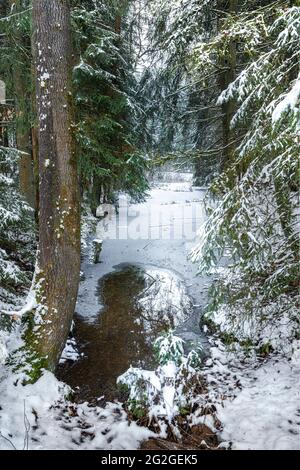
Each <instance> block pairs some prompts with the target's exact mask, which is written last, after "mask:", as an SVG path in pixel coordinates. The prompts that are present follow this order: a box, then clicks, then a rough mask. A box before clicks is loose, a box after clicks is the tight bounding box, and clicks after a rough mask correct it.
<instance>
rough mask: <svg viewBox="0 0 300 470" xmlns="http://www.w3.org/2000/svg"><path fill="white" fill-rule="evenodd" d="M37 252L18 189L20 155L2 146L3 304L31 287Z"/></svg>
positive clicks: (0, 239)
mask: <svg viewBox="0 0 300 470" xmlns="http://www.w3.org/2000/svg"><path fill="white" fill-rule="evenodd" d="M34 251H35V250H34V232H33V211H32V209H31V208H30V207H29V206H28V205H27V203H26V202H25V201H24V200H23V199H22V198H21V196H20V194H19V190H18V152H17V151H15V150H14V149H10V148H3V147H0V301H2V300H3V301H6V300H7V297H8V296H9V293H12V292H15V290H16V289H18V290H20V288H22V287H24V286H28V285H29V282H30V277H31V273H30V268H31V267H32V262H33V256H34ZM2 297H3V298H2Z"/></svg>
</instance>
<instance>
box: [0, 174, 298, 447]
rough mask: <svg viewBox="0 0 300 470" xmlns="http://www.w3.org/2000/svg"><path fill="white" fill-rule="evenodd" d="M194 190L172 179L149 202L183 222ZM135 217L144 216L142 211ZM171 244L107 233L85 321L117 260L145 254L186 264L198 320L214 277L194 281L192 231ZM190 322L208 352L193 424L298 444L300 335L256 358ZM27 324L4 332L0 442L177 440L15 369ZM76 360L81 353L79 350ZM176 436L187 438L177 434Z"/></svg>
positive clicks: (85, 290)
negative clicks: (13, 358) (28, 380)
mask: <svg viewBox="0 0 300 470" xmlns="http://www.w3.org/2000/svg"><path fill="white" fill-rule="evenodd" d="M164 191H165V192H164ZM194 191H195V192H194V193H193V192H191V188H190V182H189V181H187V182H184V183H180V184H178V183H174V182H173V183H171V184H170V183H169V184H167V183H163V184H160V185H159V187H157V186H156V187H155V188H154V189H153V192H152V195H151V196H152V199H150V202H151V203H152V204H154V206H155V211H157V210H158V209H159V206H160V208H161V209H162V211H163V213H164V214H165V215H167V214H166V213H167V212H169V213H170V212H172V211H173V212H172V217H171V218H170V217H169V220H173V221H174V216H175V219H176V214H177V216H178V214H179V213H180V210H181V209H182V207H183V206H184V207H188V206H190V205H200V206H201V199H202V196H201V191H200V192H199V191H198V190H197V189H195V190H194ZM193 194H194V196H195V197H194V200H193V197H192V196H193ZM164 195H165V196H164ZM147 204H150V203H149V201H148V203H147ZM147 204H146V205H141V206H135V207H134V209H135V211H138V212H139V215H140V217H141V220H140V222H141V223H142V224H145V217H146V214H147V211H146V209H147V208H149V206H147ZM200 212H201V210H200ZM174 214H175V215H174ZM193 214H194V215H193V216H195V215H196V219H195V220H194V222H195V224H196V226H197V228H198V229H199V227H200V226H201V224H202V223H203V220H204V219H203V217H204V216H203V214H204V212H203V211H202V212H201V214H202V215H201V216H199V212H198V216H199V217H198V218H197V213H196V212H194V213H193ZM169 215H170V214H169ZM132 220H133V221H134V220H135V222H136V217H133V219H132ZM178 220H179V219H178ZM110 223H111V224H113V221H112V220H111V221H110ZM180 223H181V222H180ZM180 223H179V222H178V226H179V225H180ZM136 226H137V225H135V227H136ZM107 228H108V227H107V226H105V230H107ZM110 228H111V227H110ZM103 230H104V228H103V224H102V225H101V224H100V227H99V226H98V229H97V237H98V238H99V237H103V235H104V231H103ZM165 230H168V227H166V226H165ZM84 233H85V239H84V240H83V243H84V244H86V247H87V251H88V250H89V246H90V243H89V240H90V236H91V235H90V234H88V231H87V230H85V231H84ZM163 243H164V242H162V241H161V240H152V241H150V245H149V242H147V241H145V240H107V241H105V240H104V244H103V253H102V255H101V256H102V261H103V263H102V264H99V265H93V264H92V263H91V262H90V261H88V260H85V261H84V262H83V268H82V269H83V271H84V274H85V280H83V282H82V283H81V289H80V294H79V299H78V304H77V312H79V314H80V315H81V316H82V318H83V319H85V320H86V321H90V322H93V318H95V316H97V314H99V299H98V303H97V297H96V295H95V290H96V287H97V282H96V281H98V279H99V277H101V276H104V275H105V274H107V273H108V272H110V271H112V270H113V266H114V265H115V264H119V263H125V262H127V263H128V262H129V263H133V262H134V261H135V262H136V263H138V262H140V261H142V260H143V262H144V263H147V264H148V265H155V264H158V265H159V266H160V268H165V269H172V271H177V273H179V274H180V276H181V277H182V279H183V280H184V281H185V283H186V285H187V288H188V292H189V295H191V298H192V299H193V301H194V305H195V310H194V315H195V314H196V316H197V315H198V317H199V309H200V310H201V309H202V308H203V307H204V304H205V302H206V300H207V298H206V296H207V287H208V285H209V283H211V281H212V279H213V276H210V277H206V278H201V277H199V278H194V276H195V274H196V272H195V269H196V268H195V267H194V266H193V265H192V264H190V262H187V260H186V256H187V255H188V253H189V251H190V250H191V248H192V246H193V243H194V239H193V236H192V235H191V233H190V237H187V239H186V240H184V241H182V240H172V241H170V240H167V241H166V244H168V245H169V246H168V250H167V249H166V247H164V245H163ZM144 247H146V248H145V249H143V248H144ZM195 312H196V313H195ZM187 325H188V328H185V327H182V325H181V327H180V325H179V329H178V334H179V336H181V337H182V338H183V339H189V338H190V337H191V336H192V337H193V339H194V340H195V337H196V338H198V341H204V343H205V344H206V346H205V348H206V350H207V352H208V356H207V357H206V359H205V360H204V362H203V364H202V365H201V366H200V368H199V369H198V370H197V375H198V376H199V377H200V380H201V382H202V383H203V391H202V393H201V394H199V395H194V396H193V398H192V400H193V407H192V412H191V413H189V414H188V415H187V416H186V417H185V420H186V423H188V425H189V427H190V429H193V427H195V426H199V425H201V424H205V425H206V426H208V427H209V428H210V429H212V430H213V432H215V433H216V435H217V437H218V439H219V446H220V447H221V448H227V449H228V448H230V449H299V447H300V341H299V340H298V341H297V340H295V341H294V342H293V344H292V345H291V347H290V349H289V354H286V353H285V354H282V355H280V354H276V355H275V354H274V355H272V354H270V355H266V356H265V357H262V356H261V357H257V355H254V354H253V353H251V352H249V351H248V352H247V351H245V349H244V348H241V347H240V346H238V345H237V344H231V345H230V346H228V345H225V344H224V343H223V342H222V340H221V339H220V337H219V336H218V334H216V333H215V334H212V333H210V330H209V328H208V327H207V326H206V325H204V324H201V326H200V327H199V331H198V332H197V331H196V326H195V322H192V329H193V331H191V323H189V322H187ZM20 331H21V329H20V326H18V324H17V323H16V325H15V327H14V329H13V331H12V332H10V333H9V332H3V331H2V332H1V337H0V340H1V341H0V345H1V349H0V363H1V366H0V377H1V379H0V406H1V408H0V430H1V435H0V449H14V448H16V449H75V450H76V449H137V448H139V446H140V444H141V443H142V442H143V441H146V440H148V439H149V438H155V437H158V436H160V437H162V438H168V439H170V435H169V434H168V433H167V428H166V427H165V428H164V427H161V429H160V433H159V435H158V434H155V433H154V432H153V429H154V428H153V426H152V427H151V429H148V428H147V427H145V426H141V425H140V424H138V423H136V422H134V421H133V420H132V414H129V415H127V413H126V411H125V409H124V407H123V406H122V404H121V403H117V402H113V403H110V402H106V403H105V404H103V400H102V401H101V403H100V400H99V406H95V403H88V402H85V403H78V402H76V403H75V402H74V401H73V400H72V393H71V390H70V387H69V386H68V385H66V384H65V383H63V382H61V381H59V380H58V379H57V378H56V377H55V376H54V375H53V374H52V373H50V372H46V371H45V372H44V374H43V376H42V377H41V378H40V379H39V380H38V381H37V382H36V383H35V384H33V385H26V386H23V385H22V376H20V375H18V373H12V371H11V367H10V365H8V364H5V359H6V358H7V356H8V353H9V352H11V351H13V350H15V349H16V348H17V347H18V346H20V345H22V340H21V338H20ZM207 344H209V350H208V346H207ZM78 347H79V352H80V345H78ZM71 352H72V351H71ZM120 353H121V352H120ZM67 357H68V355H67ZM75 358H76V359H77V360H78V361H80V360H81V359H80V355H79V356H78V355H77V357H76V356H75ZM124 372H125V371H124ZM99 398H100V397H99ZM143 424H144V422H143ZM178 430H179V431H180V426H179V427H177V431H178ZM177 439H178V440H179V442H180V439H181V438H180V435H178V434H177ZM179 446H180V444H179ZM194 447H195V448H203V447H204V448H205V447H206V444H205V443H203V442H201V441H199V440H198V442H197V441H196V440H195V442H194Z"/></svg>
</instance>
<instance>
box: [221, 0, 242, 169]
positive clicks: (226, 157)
mask: <svg viewBox="0 0 300 470" xmlns="http://www.w3.org/2000/svg"><path fill="white" fill-rule="evenodd" d="M219 7H220V10H224V11H227V12H228V13H230V14H236V13H237V9H238V0H228V1H225V4H224V0H220V5H219ZM236 60H237V58H236V43H235V42H233V41H231V42H230V44H229V48H228V53H227V54H226V56H225V57H224V58H223V60H222V64H221V66H222V67H223V69H224V72H223V73H222V74H221V77H220V88H221V90H222V91H223V90H226V89H227V87H228V86H229V85H230V83H231V82H233V81H234V79H235V77H236ZM234 110H235V104H234V102H233V101H232V100H230V101H228V102H226V103H224V104H223V105H222V114H223V118H222V127H223V147H224V150H223V161H222V169H223V170H225V169H226V168H227V167H228V165H229V162H230V159H231V154H232V152H233V150H234V145H233V144H232V140H233V136H232V131H231V128H230V122H231V119H232V117H233V114H234Z"/></svg>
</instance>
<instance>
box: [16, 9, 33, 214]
mask: <svg viewBox="0 0 300 470" xmlns="http://www.w3.org/2000/svg"><path fill="white" fill-rule="evenodd" d="M10 6H11V8H12V12H13V13H16V12H20V11H22V10H23V8H22V2H21V0H10ZM15 37H16V42H17V43H18V44H19V47H20V45H21V44H22V46H26V44H23V38H22V36H21V34H20V32H19V31H18V30H17V31H16V33H15ZM27 80H28V77H27V76H26V73H24V64H23V63H22V57H21V54H20V52H19V50H18V51H17V56H16V61H15V63H14V66H13V82H14V92H15V107H16V117H17V121H16V141H17V148H18V150H20V151H21V153H20V159H19V184H20V193H21V194H22V196H23V197H24V198H25V200H26V201H27V202H28V204H29V205H30V206H31V207H35V202H36V201H35V190H34V177H33V162H32V154H31V148H30V138H31V136H30V133H31V131H30V123H29V119H28V102H30V97H29V98H28V93H29V92H28V86H29V83H28V81H27Z"/></svg>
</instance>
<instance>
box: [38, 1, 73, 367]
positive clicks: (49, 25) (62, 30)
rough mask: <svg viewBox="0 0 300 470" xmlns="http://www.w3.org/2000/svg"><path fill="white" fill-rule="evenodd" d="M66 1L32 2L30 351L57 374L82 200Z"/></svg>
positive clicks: (69, 316) (67, 325)
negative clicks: (35, 212)
mask: <svg viewBox="0 0 300 470" xmlns="http://www.w3.org/2000/svg"><path fill="white" fill-rule="evenodd" d="M71 47H72V46H71V31H70V5H69V1H68V0H51V1H45V0H34V1H33V53H34V59H35V66H36V81H37V113H38V126H39V128H38V141H39V259H38V268H39V269H38V274H37V285H38V288H37V301H38V308H37V311H36V317H38V320H39V321H38V322H35V323H36V325H35V328H34V332H33V334H32V338H31V341H32V344H31V348H33V349H34V351H35V352H36V353H37V355H38V357H40V358H42V359H43V367H47V368H48V369H50V370H54V368H55V366H56V365H57V361H58V360H59V357H60V355H61V352H62V349H63V347H64V345H65V342H66V340H67V337H68V334H69V332H70V328H71V322H72V318H73V313H74V308H75V303H76V298H77V292H78V285H79V274H80V202H79V199H80V196H79V182H78V174H77V161H76V155H75V148H74V138H73V115H72V94H71V62H72V60H71V59H72V56H71V54H72V52H71Z"/></svg>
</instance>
